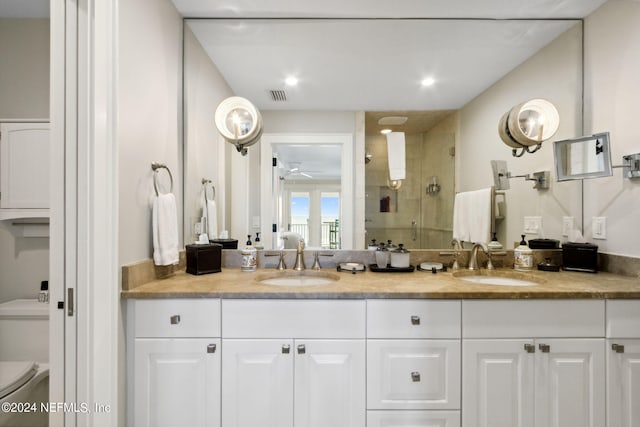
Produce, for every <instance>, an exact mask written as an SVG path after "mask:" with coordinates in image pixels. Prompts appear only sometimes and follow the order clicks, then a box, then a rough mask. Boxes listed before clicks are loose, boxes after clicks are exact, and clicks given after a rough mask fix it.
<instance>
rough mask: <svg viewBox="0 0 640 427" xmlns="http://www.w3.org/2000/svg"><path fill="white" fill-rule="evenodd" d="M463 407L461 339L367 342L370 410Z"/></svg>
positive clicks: (368, 406) (368, 402)
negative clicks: (461, 405) (461, 392)
mask: <svg viewBox="0 0 640 427" xmlns="http://www.w3.org/2000/svg"><path fill="white" fill-rule="evenodd" d="M459 408H460V341H459V340H368V341H367V409H459Z"/></svg>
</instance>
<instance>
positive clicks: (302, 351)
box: [298, 344, 307, 354]
mask: <svg viewBox="0 0 640 427" xmlns="http://www.w3.org/2000/svg"><path fill="white" fill-rule="evenodd" d="M306 352H307V347H305V345H304V344H300V345H299V346H298V354H305V353H306Z"/></svg>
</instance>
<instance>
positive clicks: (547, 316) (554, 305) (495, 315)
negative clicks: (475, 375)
mask: <svg viewBox="0 0 640 427" xmlns="http://www.w3.org/2000/svg"><path fill="white" fill-rule="evenodd" d="M604 308H605V307H604V301H602V300H556V301H553V300H536V301H531V300H529V301H523V300H519V301H502V300H491V301H463V302H462V337H463V338H537V337H545V338H555V337H558V338H601V337H604V324H605V317H604Z"/></svg>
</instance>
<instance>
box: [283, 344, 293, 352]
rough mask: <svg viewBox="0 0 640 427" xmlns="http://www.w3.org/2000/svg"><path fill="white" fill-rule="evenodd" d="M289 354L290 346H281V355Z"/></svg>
mask: <svg viewBox="0 0 640 427" xmlns="http://www.w3.org/2000/svg"><path fill="white" fill-rule="evenodd" d="M289 352H291V346H290V345H289V344H283V345H282V354H289Z"/></svg>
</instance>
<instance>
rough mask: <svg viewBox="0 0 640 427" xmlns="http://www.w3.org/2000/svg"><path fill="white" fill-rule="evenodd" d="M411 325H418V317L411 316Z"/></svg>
mask: <svg viewBox="0 0 640 427" xmlns="http://www.w3.org/2000/svg"><path fill="white" fill-rule="evenodd" d="M411 324H412V325H419V324H420V316H411Z"/></svg>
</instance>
